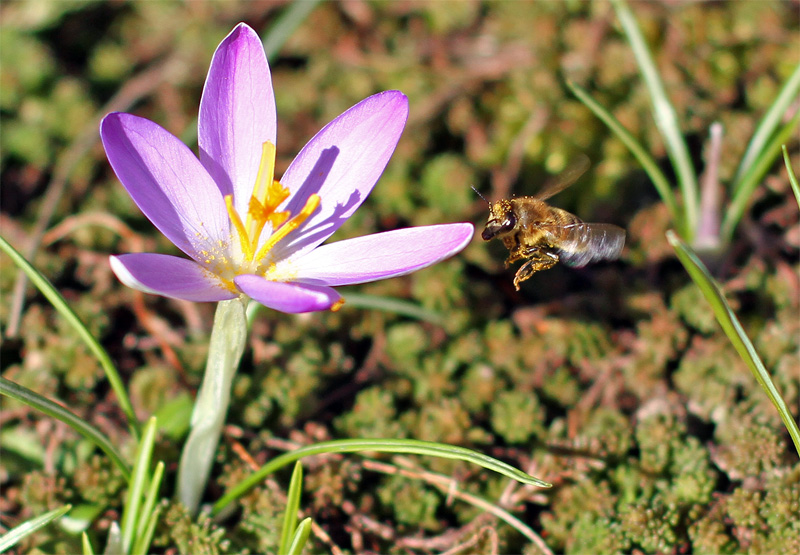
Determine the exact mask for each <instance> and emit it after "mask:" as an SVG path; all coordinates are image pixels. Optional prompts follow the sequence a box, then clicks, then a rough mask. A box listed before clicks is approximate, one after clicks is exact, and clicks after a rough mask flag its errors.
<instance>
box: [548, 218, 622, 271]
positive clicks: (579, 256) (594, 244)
mask: <svg viewBox="0 0 800 555" xmlns="http://www.w3.org/2000/svg"><path fill="white" fill-rule="evenodd" d="M559 227H560V229H559V230H555V229H553V230H552V231H549V232H548V233H550V234H551V236H552V237H554V238H556V237H558V239H555V240H554V241H553V244H554V245H556V247H555V249H556V252H557V253H558V256H559V259H560V260H561V261H562V262H564V264H566V265H567V266H575V267H580V266H585V265H586V264H588V263H590V262H595V261H597V260H613V259H615V258H619V255H620V253H621V252H622V247H623V246H624V245H625V230H624V229H622V228H621V227H617V226H615V225H611V224H587V223H584V222H577V223H574V224H567V225H564V226H559ZM564 229H566V230H567V232H566V237H564V232H563V230H564ZM559 231H560V233H559Z"/></svg>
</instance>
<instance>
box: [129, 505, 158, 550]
mask: <svg viewBox="0 0 800 555" xmlns="http://www.w3.org/2000/svg"><path fill="white" fill-rule="evenodd" d="M160 515H161V507H156V508H155V510H154V511H153V512H152V514H151V515H150V516H149V517H148V518H147V520H146V521H145V522H146V525H145V527H144V529H143V530H142V531H141V534H139V536H138V537H137V538H136V543H135V544H134V545H133V550H132V551H131V555H147V553H149V552H150V543H151V542H152V541H153V534H155V531H156V525H157V524H158V517H159V516H160Z"/></svg>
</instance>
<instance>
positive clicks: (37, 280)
mask: <svg viewBox="0 0 800 555" xmlns="http://www.w3.org/2000/svg"><path fill="white" fill-rule="evenodd" d="M0 249H2V250H3V252H5V253H6V254H7V255H8V256H10V257H11V259H12V260H13V261H14V263H15V264H16V265H17V266H19V267H20V268H21V269H22V271H23V272H25V275H27V276H28V279H30V280H31V282H32V283H33V284H34V285H35V286H36V287H37V288H38V289H39V291H41V292H42V295H44V296H45V298H46V299H47V300H48V301H50V304H52V305H53V308H55V309H56V311H58V313H59V314H61V316H62V317H63V318H64V319H65V320H67V322H68V323H69V324H70V325H71V326H72V327H73V328H74V329H75V331H77V332H78V336H79V337H80V338H81V339H83V342H84V343H85V344H86V346H87V347H88V348H89V350H90V351H91V352H92V354H94V356H95V358H97V360H98V362H99V363H100V366H101V367H102V368H103V371H104V372H105V374H106V378H107V379H108V383H109V384H110V385H111V389H113V390H114V393H115V394H116V395H117V399H118V400H119V404H120V408H121V409H122V412H123V413H125V417H126V418H127V419H128V429H129V430H130V432H131V435H132V436H133V437H134V438H138V437H139V429H138V426H137V422H136V415H135V414H134V412H133V406H132V405H131V402H130V400H129V399H128V393H127V392H126V391H125V384H123V383H122V378H120V375H119V372H117V369H116V368H115V367H114V363H113V362H111V357H109V356H108V353H107V352H106V350H105V349H104V348H103V347H102V345H100V343H99V342H98V341H97V339H95V337H94V336H93V335H92V333H91V332H90V331H89V330H88V329H87V328H86V326H85V325H84V324H83V322H81V320H80V318H78V315H77V314H75V312H74V311H73V310H72V308H70V306H69V305H68V304H67V301H66V300H64V297H62V296H61V293H59V292H58V291H57V290H56V288H55V287H53V284H51V283H50V281H48V279H47V278H46V277H44V276H43V275H42V274H41V273H39V271H38V270H37V269H36V268H34V267H33V266H32V265H31V264H30V262H28V261H27V260H25V257H23V256H22V255H21V254H20V253H19V252H18V251H17V250H16V249H15V248H14V247H12V246H11V245H10V244H9V243H8V242H7V241H6V240H5V239H4V238H3V237H0Z"/></svg>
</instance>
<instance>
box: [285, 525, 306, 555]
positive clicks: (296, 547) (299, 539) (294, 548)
mask: <svg viewBox="0 0 800 555" xmlns="http://www.w3.org/2000/svg"><path fill="white" fill-rule="evenodd" d="M309 534H311V519H310V518H304V519H303V521H302V522H301V523H300V525H299V526H298V527H297V531H295V533H294V537H293V538H292V544H291V545H290V546H289V550H288V551H287V552H286V554H287V555H300V554H301V553H302V552H303V548H304V547H305V546H306V542H307V541H308V536H309Z"/></svg>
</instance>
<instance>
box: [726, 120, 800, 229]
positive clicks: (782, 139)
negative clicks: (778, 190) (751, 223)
mask: <svg viewBox="0 0 800 555" xmlns="http://www.w3.org/2000/svg"><path fill="white" fill-rule="evenodd" d="M798 122H800V110H798V111H797V113H795V115H794V116H793V117H792V119H791V120H789V122H788V123H787V124H786V125H784V126H783V127H782V128H781V129H780V131H779V132H778V133H777V134H775V136H774V137H772V139H770V141H769V143H768V144H767V145H766V147H764V150H763V151H762V152H761V156H759V157H758V158H756V160H755V163H753V164H752V165H751V166H750V169H749V170H748V171H747V174H746V175H745V176H744V177H742V180H741V182H740V183H739V187H738V188H737V190H736V192H735V193H734V195H733V197H731V202H730V205H729V206H728V209H727V210H726V211H725V217H724V218H723V219H722V239H723V240H724V241H726V242H730V240H731V237H733V232H734V231H735V230H736V226H737V225H738V223H739V220H741V219H742V216H743V215H744V212H745V209H746V208H747V206H748V205H749V204H750V198H751V197H752V196H753V191H755V189H756V187H757V186H758V184H759V183H761V179H762V178H763V177H764V175H766V173H767V172H768V171H769V169H770V168H771V167H772V164H773V163H774V162H775V159H776V158H777V157H778V154H779V153H780V149H781V145H783V144H784V143H786V142H787V141H788V140H789V139H791V137H792V135H793V134H794V132H795V129H796V128H797V124H798Z"/></svg>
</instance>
